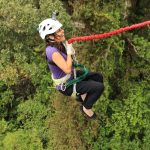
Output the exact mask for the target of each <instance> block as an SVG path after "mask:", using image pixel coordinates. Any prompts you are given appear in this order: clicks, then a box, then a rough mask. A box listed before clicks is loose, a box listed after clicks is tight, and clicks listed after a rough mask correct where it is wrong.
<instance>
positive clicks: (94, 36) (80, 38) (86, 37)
mask: <svg viewBox="0 0 150 150" xmlns="http://www.w3.org/2000/svg"><path fill="white" fill-rule="evenodd" d="M149 24H150V20H148V21H145V22H142V23H138V24H134V25H131V26H127V27H124V28H120V29H117V30H114V31H111V32H107V33H103V34H95V35H89V36H82V37H75V38H71V39H69V40H68V43H69V44H71V43H73V42H75V41H83V40H93V39H101V38H105V37H108V36H112V35H115V34H119V33H122V32H125V31H128V30H132V29H135V28H140V27H143V26H147V25H149Z"/></svg>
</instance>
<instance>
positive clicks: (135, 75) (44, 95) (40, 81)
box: [0, 0, 150, 150]
mask: <svg viewBox="0 0 150 150" xmlns="http://www.w3.org/2000/svg"><path fill="white" fill-rule="evenodd" d="M54 10H59V12H60V15H59V17H58V19H59V20H60V22H62V24H63V26H64V28H65V34H66V37H67V39H69V38H71V37H76V36H83V35H92V34H96V33H104V32H109V31H112V30H115V29H118V28H120V27H124V26H129V25H132V24H135V23H140V22H143V21H147V20H149V19H150V5H149V0H145V1H142V0H120V1H117V0H91V1H89V0H80V1H78V0H66V1H60V0H11V1H10V0H0V40H1V44H0V150H44V149H46V150H150V67H149V66H150V27H149V26H146V27H143V28H138V29H135V30H132V31H128V32H126V33H123V34H120V35H115V36H112V37H109V38H105V39H101V40H92V41H81V42H75V43H74V44H73V45H74V47H75V49H76V53H77V57H78V60H79V62H81V63H82V64H84V65H85V66H86V67H88V68H89V69H90V70H91V71H97V72H98V71H99V72H101V73H102V74H103V76H104V83H105V91H104V94H103V95H102V96H101V98H100V99H99V100H98V101H97V103H96V104H95V106H94V110H95V111H96V112H97V114H98V116H99V117H98V120H96V121H87V120H86V119H85V118H84V116H83V115H82V114H81V112H80V111H79V105H78V104H77V102H76V101H75V100H74V99H72V98H68V97H65V96H63V95H61V94H60V93H58V92H57V91H55V89H53V88H52V80H51V76H50V72H49V70H48V68H47V63H46V60H45V53H44V49H45V45H44V42H43V41H42V40H41V39H40V37H39V34H38V32H37V30H36V29H37V27H38V24H39V23H40V22H41V21H42V20H44V19H46V18H48V17H50V16H51V12H52V11H54Z"/></svg>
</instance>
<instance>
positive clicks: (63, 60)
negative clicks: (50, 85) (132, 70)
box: [39, 18, 104, 119]
mask: <svg viewBox="0 0 150 150" xmlns="http://www.w3.org/2000/svg"><path fill="white" fill-rule="evenodd" d="M61 27H62V24H61V23H60V22H59V21H58V20H56V18H50V19H46V20H44V21H42V22H41V23H40V24H39V33H40V36H41V38H42V39H43V40H45V42H46V57H47V60H48V66H49V69H50V70H51V73H52V79H53V81H54V83H55V84H56V88H57V90H58V91H59V92H61V93H63V94H64V95H66V96H71V94H72V93H73V85H71V86H69V87H68V88H66V89H62V88H60V83H65V82H67V81H68V80H71V79H72V78H73V59H72V55H74V54H75V51H74V49H73V47H72V45H71V44H68V42H67V41H65V36H64V30H63V29H62V28H61ZM80 75H82V71H77V76H80ZM61 85H62V84H61ZM103 90H104V85H103V77H102V75H101V74H99V73H92V72H89V73H88V74H87V76H86V77H85V78H84V79H83V80H82V81H80V82H78V83H76V92H77V93H79V95H80V100H82V106H81V110H82V112H83V113H84V114H86V116H87V117H88V118H90V119H95V118H96V114H95V113H94V112H93V111H92V107H93V104H94V103H95V102H96V101H97V100H98V98H99V97H100V96H101V94H102V92H103ZM85 93H86V94H85Z"/></svg>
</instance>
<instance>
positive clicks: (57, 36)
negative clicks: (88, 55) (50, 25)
mask: <svg viewBox="0 0 150 150" xmlns="http://www.w3.org/2000/svg"><path fill="white" fill-rule="evenodd" d="M54 38H55V41H56V42H63V41H65V36H64V30H63V29H62V28H60V29H58V30H57V31H56V32H55V34H54Z"/></svg>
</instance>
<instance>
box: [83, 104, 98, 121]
mask: <svg viewBox="0 0 150 150" xmlns="http://www.w3.org/2000/svg"><path fill="white" fill-rule="evenodd" d="M80 109H81V111H82V112H83V113H84V114H85V115H86V117H88V118H89V119H95V118H96V114H95V113H94V112H93V111H92V109H86V108H85V107H84V106H81V107H80Z"/></svg>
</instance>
